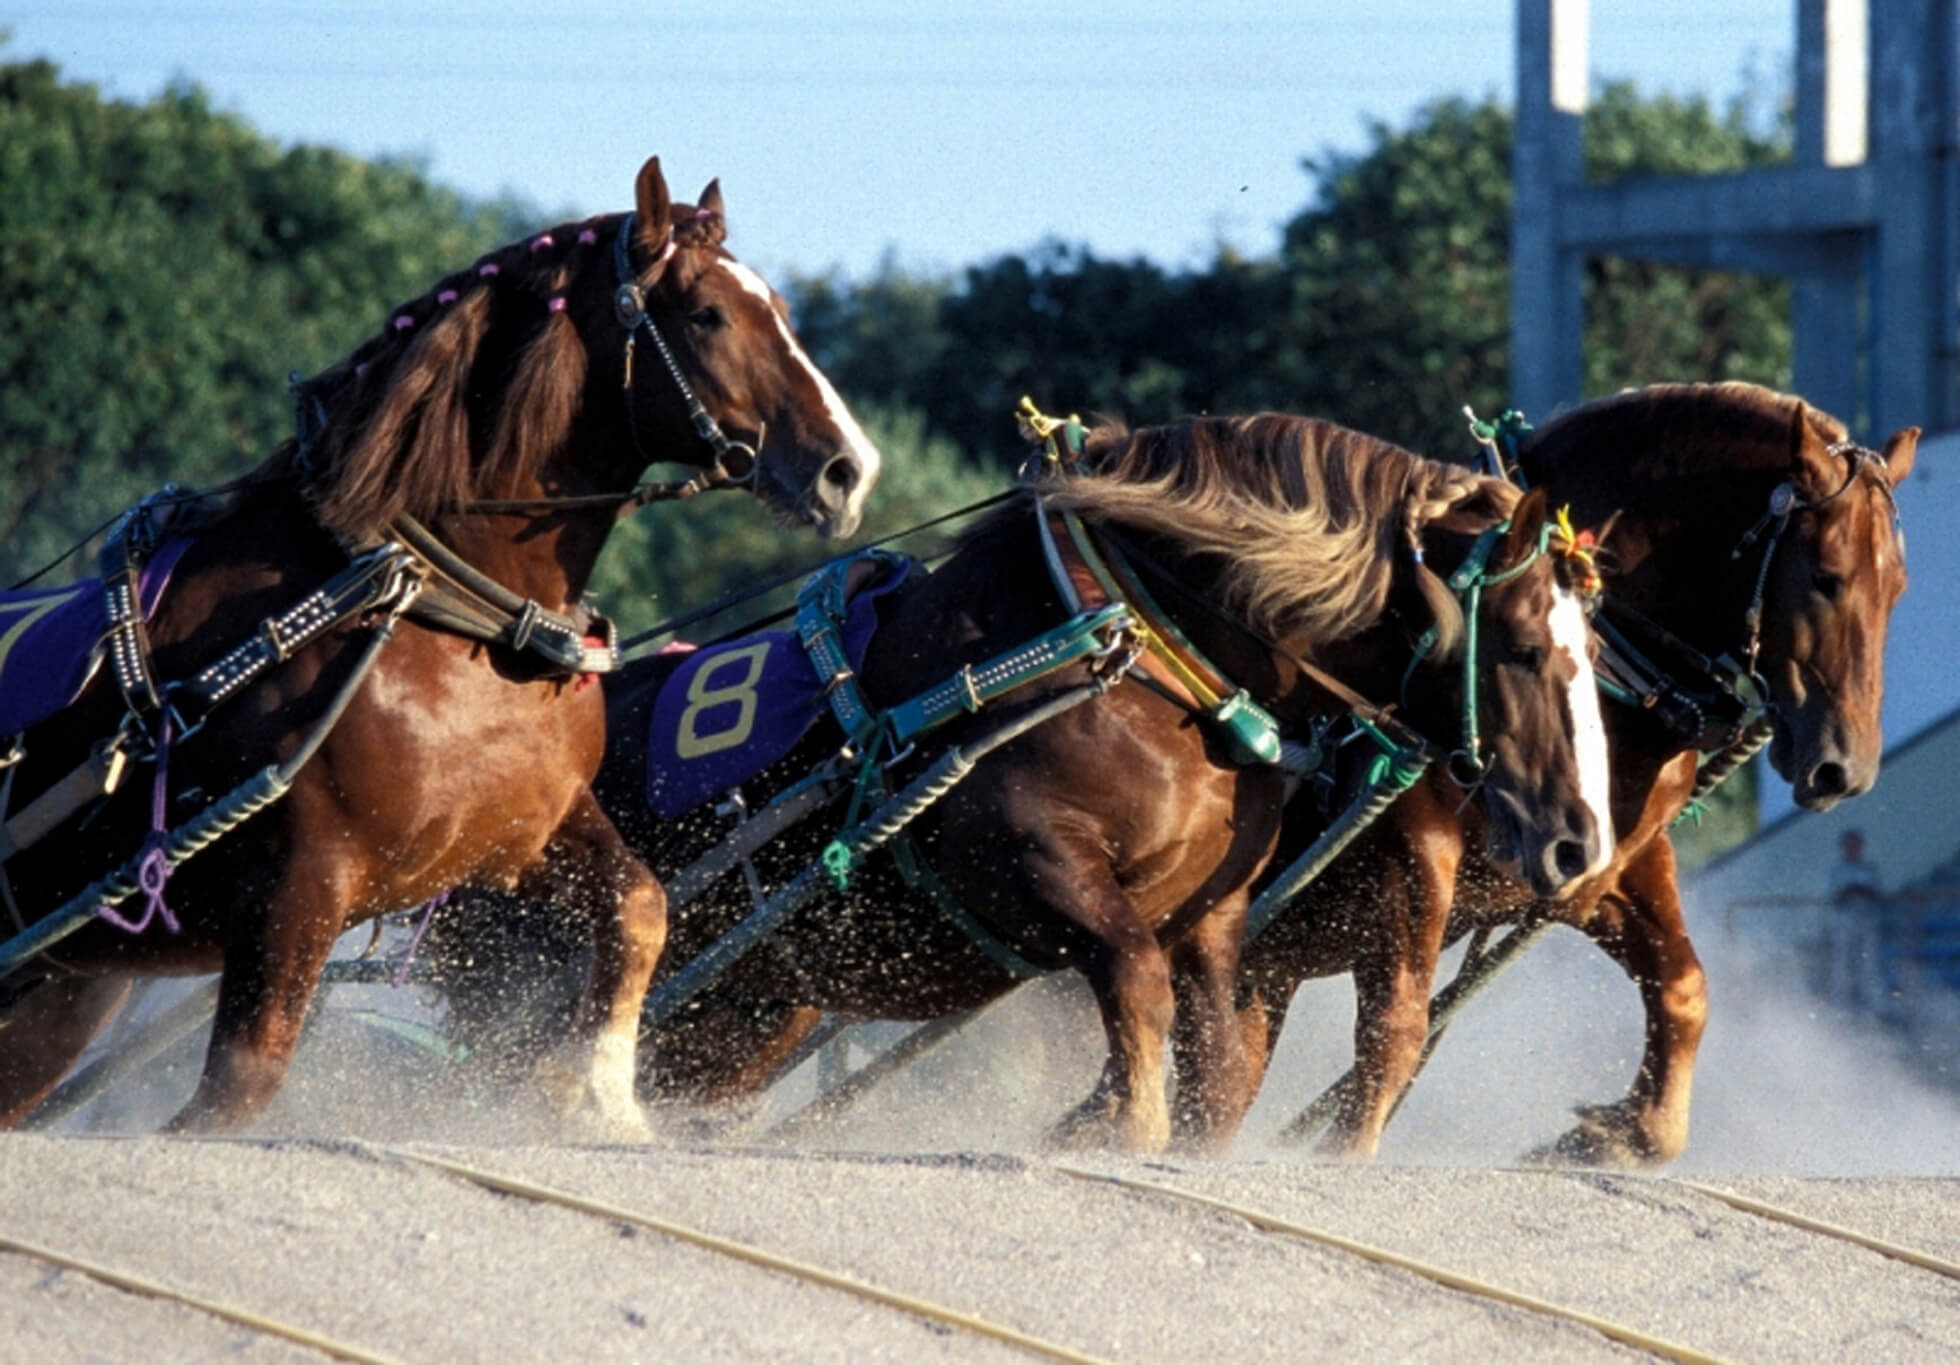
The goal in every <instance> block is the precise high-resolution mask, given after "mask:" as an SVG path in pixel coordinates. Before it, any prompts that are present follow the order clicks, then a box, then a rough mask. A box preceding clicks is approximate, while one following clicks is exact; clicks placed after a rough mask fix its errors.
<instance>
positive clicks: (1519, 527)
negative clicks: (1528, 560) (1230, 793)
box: [1497, 488, 1551, 566]
mask: <svg viewBox="0 0 1960 1365" xmlns="http://www.w3.org/2000/svg"><path fill="white" fill-rule="evenodd" d="M1550 503H1551V495H1550V494H1548V493H1547V492H1546V491H1545V490H1544V489H1543V488H1534V489H1532V490H1531V491H1530V492H1529V493H1526V494H1525V495H1524V496H1523V497H1521V498H1519V499H1518V505H1517V506H1516V507H1514V508H1512V509H1511V529H1510V531H1509V532H1508V533H1506V535H1505V537H1504V554H1503V556H1502V558H1500V559H1499V560H1498V561H1497V562H1498V563H1499V564H1502V565H1506V566H1509V565H1512V564H1516V563H1518V562H1519V561H1520V560H1522V559H1524V558H1525V557H1526V556H1527V555H1529V554H1531V553H1532V552H1533V551H1535V550H1536V549H1537V548H1538V537H1539V534H1540V533H1541V532H1543V531H1544V529H1545V522H1546V521H1547V520H1548V517H1547V513H1546V509H1547V508H1548V507H1549V506H1550Z"/></svg>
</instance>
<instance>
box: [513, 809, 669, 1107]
mask: <svg viewBox="0 0 1960 1365" xmlns="http://www.w3.org/2000/svg"><path fill="white" fill-rule="evenodd" d="M518 889H519V892H520V894H523V895H527V896H530V897H533V898H536V899H541V900H548V901H551V902H553V903H555V904H558V905H561V906H566V907H568V908H570V909H572V910H574V911H576V912H582V913H583V914H584V915H585V916H586V917H587V918H588V920H589V922H590V923H591V925H592V970H591V975H590V977H589V978H588V979H587V982H586V988H585V993H584V995H583V996H582V997H581V999H580V1002H579V1007H578V1012H577V1014H576V1016H575V1018H574V1023H573V1029H572V1037H571V1039H570V1041H569V1042H568V1044H567V1048H566V1050H565V1051H563V1052H561V1053H560V1054H559V1055H558V1056H556V1057H547V1058H546V1059H545V1060H544V1062H543V1064H542V1066H541V1068H540V1070H541V1078H542V1079H543V1081H544V1083H545V1085H546V1088H547V1090H548V1091H549V1092H551V1093H552V1094H553V1095H554V1096H555V1098H556V1099H557V1101H558V1103H559V1106H560V1108H561V1110H562V1111H563V1112H564V1113H565V1114H566V1115H567V1116H568V1117H572V1118H575V1119H576V1120H578V1121H579V1122H580V1123H581V1125H582V1126H587V1127H590V1128H592V1129H594V1130H595V1131H596V1132H597V1133H599V1134H600V1135H603V1136H606V1137H610V1138H615V1139H619V1140H626V1141H633V1140H644V1139H645V1138H647V1137H648V1136H649V1135H650V1130H649V1129H648V1126H647V1120H646V1115H645V1113H643V1112H642V1111H641V1109H640V1105H639V1101H638V1099H637V1098H636V1096H635V1094H634V1077H635V1073H634V1067H633V1053H634V1049H635V1047H636V1046H637V1045H638V1042H639V1035H640V1007H641V1005H642V1004H643V1003H644V1002H645V1000H646V993H647V984H648V983H649V982H650V981H651V980H652V979H653V969H654V965H655V964H656V963H657V962H658V961H659V960H660V950H661V949H662V948H663V947H664V946H665V945H666V941H667V897H666V893H665V892H663V891H662V890H661V888H660V883H659V882H657V881H655V880H654V876H653V874H652V873H651V872H649V871H647V869H646V865H645V864H644V863H642V862H641V861H640V860H639V859H638V858H636V857H634V856H633V854H632V853H631V852H630V851H629V850H628V849H627V847H626V845H625V843H624V842H623V841H622V840H621V839H620V837H619V832H618V831H617V830H616V829H614V828H613V823H612V821H611V820H610V819H608V818H607V816H606V813H605V812H604V811H603V810H601V809H600V808H599V803H598V801H597V800H595V799H594V797H593V795H592V793H591V791H590V790H589V789H588V790H585V791H581V792H580V793H579V796H578V799H577V800H576V801H575V802H574V803H573V805H572V809H571V811H570V813H569V814H568V815H567V816H566V817H565V820H564V822H563V823H562V824H560V825H559V827H558V829H557V831H556V832H555V833H554V834H553V835H552V838H551V842H550V844H549V845H548V846H547V848H546V857H545V861H544V863H543V865H542V867H541V868H540V869H539V870H538V871H535V872H533V873H531V874H530V875H529V876H527V877H526V878H525V880H524V884H523V885H521V886H520V887H519V888H518Z"/></svg>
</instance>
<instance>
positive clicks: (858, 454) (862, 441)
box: [716, 257, 880, 520]
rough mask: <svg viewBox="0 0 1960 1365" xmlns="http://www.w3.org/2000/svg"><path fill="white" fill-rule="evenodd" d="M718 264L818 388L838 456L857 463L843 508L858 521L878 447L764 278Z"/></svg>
mask: <svg viewBox="0 0 1960 1365" xmlns="http://www.w3.org/2000/svg"><path fill="white" fill-rule="evenodd" d="M716 264H718V265H720V266H721V267H722V268H723V269H725V270H727V271H728V272H729V273H730V274H732V275H733V276H734V277H735V280H736V282H737V283H738V284H740V285H741V286H742V288H743V289H745V290H747V291H748V292H749V293H751V294H753V295H755V297H756V298H758V299H760V300H762V306H763V307H764V308H765V309H766V310H767V311H768V313H769V317H770V320H771V321H773V322H774V323H775V324H776V333H777V335H778V337H779V338H780V339H781V340H782V343H783V349H784V350H786V351H788V352H789V356H790V359H791V360H793V361H794V362H795V363H796V364H798V365H800V366H802V367H803V372H804V373H805V374H807V375H808V376H809V377H810V382H811V383H812V384H815V385H816V386H817V395H818V397H819V398H821V399H822V401H823V407H824V412H825V413H826V414H828V415H829V417H830V421H831V425H832V426H834V427H836V428H837V439H838V446H839V449H838V451H837V453H838V454H839V455H845V454H848V455H851V456H854V457H855V458H856V460H857V464H858V481H857V486H856V487H855V488H853V489H852V490H851V496H850V500H849V501H848V502H847V503H846V504H845V506H844V516H845V519H846V520H855V519H856V518H857V517H859V516H861V515H863V512H864V500H865V498H866V497H868V496H869V495H870V493H871V485H872V484H874V483H876V482H877V481H878V465H879V463H880V461H879V456H878V447H877V446H875V445H873V444H872V443H871V438H870V437H868V436H866V435H865V434H864V429H863V428H862V427H860V426H859V425H858V424H857V418H855V417H853V416H851V410H850V409H849V408H848V407H846V406H845V405H844V398H843V395H842V394H840V393H838V392H837V390H836V389H835V388H833V387H832V386H831V383H830V377H829V376H828V375H826V374H825V373H824V372H823V371H822V370H820V369H818V368H817V366H816V362H815V361H813V360H811V359H810V357H809V355H808V354H807V353H805V351H804V350H803V346H802V343H800V342H799V341H797V339H796V334H795V333H794V332H792V331H790V329H789V324H788V323H786V322H784V321H783V315H782V314H781V313H778V312H777V311H776V296H775V294H774V293H772V292H771V290H770V288H769V286H768V284H767V283H766V282H764V280H763V278H762V276H760V275H758V274H756V273H755V272H754V271H753V270H751V269H749V268H748V267H747V266H745V265H743V264H742V263H741V262H740V261H731V260H729V259H728V258H727V257H722V258H720V259H719V260H718V261H717V262H716Z"/></svg>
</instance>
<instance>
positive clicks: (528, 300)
mask: <svg viewBox="0 0 1960 1365" xmlns="http://www.w3.org/2000/svg"><path fill="white" fill-rule="evenodd" d="M635 198H636V204H635V208H634V211H633V212H631V213H629V214H614V215H609V216H605V217H600V218H593V219H588V220H586V221H584V222H575V223H567V224H561V225H560V226H558V227H554V228H552V229H550V230H549V231H547V232H542V233H539V234H537V235H536V236H533V237H530V238H528V239H525V240H523V241H519V242H514V243H511V244H509V245H507V246H505V247H502V248H500V249H498V250H497V251H494V252H492V253H490V254H489V255H487V256H485V257H483V258H482V259H481V260H479V261H477V262H476V263H475V264H474V265H471V266H469V267H467V268H466V269H464V270H462V271H458V272H456V273H454V274H452V275H450V276H447V277H446V278H444V279H442V280H440V281H438V282H437V284H436V286H435V287H433V288H431V289H430V290H429V292H428V293H426V294H425V295H423V296H422V297H421V298H419V299H415V300H412V301H410V302H409V303H406V304H404V305H402V306H401V307H399V308H396V309H394V310H392V311H391V314H390V316H389V318H388V321H387V323H386V324H385V325H384V326H383V328H382V329H381V331H380V333H379V334H378V335H376V336H374V337H372V338H370V339H369V340H368V341H367V342H366V343H364V344H363V345H362V346H361V347H359V348H358V349H357V350H355V351H354V353H353V354H352V355H350V356H349V357H348V358H347V359H346V360H345V361H343V362H342V363H341V364H339V365H337V366H335V367H334V368H333V369H331V370H328V371H327V372H326V373H325V374H322V375H320V376H318V377H317V378H315V379H313V380H311V381H309V382H308V383H307V384H306V385H305V386H303V388H302V390H301V394H300V397H301V404H300V406H301V422H300V427H301V435H300V439H299V441H298V442H297V443H296V446H295V453H294V454H293V455H292V456H291V457H290V458H292V459H294V461H295V462H296V463H297V464H298V466H299V467H300V469H301V470H302V471H303V473H304V474H305V477H306V478H307V481H308V485H309V493H310V496H311V499H312V501H313V503H314V505H315V507H316V509H317V511H318V514H319V517H320V520H321V521H322V523H323V524H324V525H326V526H327V527H328V528H329V529H331V530H333V531H334V532H336V533H337V534H339V535H341V536H342V537H343V539H347V540H354V541H358V540H361V539H364V538H369V537H372V536H373V535H375V534H376V533H377V532H381V531H383V530H384V528H386V527H388V526H389V525H390V524H391V523H392V522H393V521H394V520H395V518H397V517H399V516H402V515H407V516H410V517H414V518H417V519H419V520H423V521H428V522H431V523H432V524H433V523H434V522H435V521H436V520H437V519H439V518H444V517H448V516H450V515H452V514H456V513H459V512H460V513H462V514H463V517H464V520H465V521H467V519H468V516H469V514H470V513H471V512H472V511H481V510H485V504H497V505H498V506H497V507H496V508H495V510H509V505H510V504H512V503H516V502H523V503H530V504H533V505H534V506H535V507H537V508H539V509H541V510H545V509H547V506H548V507H555V508H557V509H560V510H564V511H567V512H569V510H570V509H572V508H575V507H578V506H588V505H591V506H596V505H599V504H603V505H604V508H605V509H616V508H618V507H621V506H630V505H633V504H634V502H635V501H636V499H635V497H634V492H635V490H634V488H633V484H634V481H635V480H636V479H637V478H638V477H639V475H640V472H641V471H642V470H644V469H645V468H646V467H647V466H648V465H650V464H654V463H661V462H667V463H676V464H682V465H688V466H693V467H695V468H698V469H702V470H706V471H709V473H707V474H706V475H705V476H704V477H703V478H702V479H701V480H700V481H699V483H698V485H696V486H714V485H719V486H746V487H748V488H750V489H752V490H753V491H754V492H755V493H756V494H757V495H758V496H759V497H761V498H762V500H763V501H764V502H765V503H766V504H767V505H768V506H769V507H770V508H771V509H772V510H773V511H774V512H775V513H776V514H777V515H778V516H779V517H780V518H781V519H782V520H783V521H785V522H787V523H791V524H807V525H810V526H813V527H815V528H816V529H817V530H818V531H820V532H821V533H823V534H824V535H828V536H841V535H848V534H850V533H851V532H852V531H854V530H855V529H856V528H857V526H858V523H859V521H860V520H861V519H862V517H863V513H864V500H865V497H866V495H867V494H868V493H869V492H870V490H871V487H872V484H873V482H874V481H875V480H876V478H877V475H878V465H879V458H878V452H877V450H876V449H875V448H874V447H873V446H872V444H871V442H870V441H869V440H867V439H866V437H865V435H864V432H863V431H862V430H861V429H860V428H859V427H858V424H857V422H856V421H855V420H854V419H853V418H852V417H851V414H850V412H849V410H848V409H847V408H846V407H845V405H844V402H843V400H842V399H841V398H839V397H838V395H837V392H836V390H835V389H834V388H832V387H831V384H830V381H829V380H828V379H826V378H825V377H824V375H823V374H822V373H821V372H820V371H819V370H818V369H817V367H816V366H815V365H814V364H813V363H812V362H811V360H810V358H809V356H808V355H806V354H805V353H804V351H803V349H802V347H801V346H800V345H799V344H798V343H797V340H796V337H795V336H794V334H792V333H791V331H790V329H789V325H788V323H787V321H786V320H785V318H784V311H783V303H782V300H781V299H780V298H778V297H777V296H776V294H775V293H774V292H773V291H771V289H770V288H769V286H768V285H767V284H765V283H764V282H763V281H762V279H761V278H760V277H759V276H758V275H756V273H755V272H754V271H752V270H750V269H749V268H748V267H747V266H744V265H742V264H741V263H740V262H739V261H737V260H736V259H735V258H734V257H733V256H731V255H730V254H729V253H728V251H727V250H726V249H725V248H724V247H723V245H722V243H723V241H724V239H725V237H726V235H727V225H726V217H725V211H724V208H723V204H722V196H721V191H720V189H719V187H718V186H717V185H715V184H712V183H711V184H710V185H709V186H708V188H707V189H706V190H705V191H704V192H703V193H702V196H701V203H699V204H698V205H695V204H676V203H675V202H673V199H672V196H671V195H670V194H669V193H668V190H667V182H666V180H665V178H664V177H663V176H662V175H661V172H660V162H659V159H658V158H657V157H656V158H650V159H649V160H648V161H647V163H646V164H645V166H643V167H642V168H641V170H640V174H639V179H638V182H637V186H636V191H635ZM614 495H616V496H614ZM587 520H590V521H592V522H593V524H592V525H591V526H589V527H587V528H585V530H584V532H583V540H584V542H586V543H584V544H583V546H582V554H583V556H584V557H585V558H587V559H589V558H590V557H592V556H595V555H596V554H597V547H598V543H599V541H601V540H603V539H604V535H605V531H606V529H607V528H609V527H610V525H611V519H610V515H609V514H608V512H607V511H601V512H600V513H599V514H597V515H596V519H595V518H587ZM451 530H452V533H453V534H455V535H458V536H460V537H462V538H463V539H464V540H466V541H467V540H470V539H476V540H484V539H488V540H493V541H495V540H505V539H508V537H507V536H506V535H505V534H504V533H503V532H500V531H496V530H494V529H490V530H481V531H472V530H470V529H468V527H467V526H465V527H459V528H451ZM578 586H579V585H576V584H575V585H574V589H575V591H576V589H577V587H578Z"/></svg>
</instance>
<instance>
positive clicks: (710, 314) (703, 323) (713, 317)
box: [687, 304, 722, 331]
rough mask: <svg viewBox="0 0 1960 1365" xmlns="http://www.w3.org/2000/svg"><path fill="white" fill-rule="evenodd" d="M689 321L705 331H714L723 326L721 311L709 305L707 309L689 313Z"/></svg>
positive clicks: (698, 309)
mask: <svg viewBox="0 0 1960 1365" xmlns="http://www.w3.org/2000/svg"><path fill="white" fill-rule="evenodd" d="M687 320H688V322H689V323H690V324H692V325H693V326H696V327H699V328H701V329H702V330H703V331H708V330H712V329H713V328H716V327H719V326H721V323H722V317H721V309H719V308H717V307H715V306H714V305H713V304H709V305H708V306H707V307H705V308H697V309H695V310H694V311H693V312H692V313H689V314H688V315H687Z"/></svg>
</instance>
